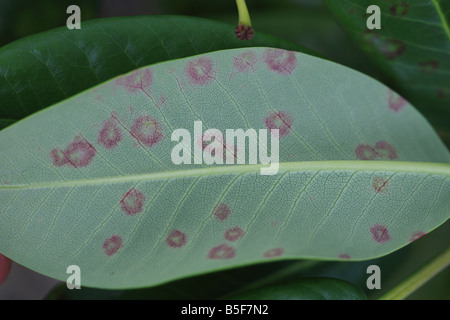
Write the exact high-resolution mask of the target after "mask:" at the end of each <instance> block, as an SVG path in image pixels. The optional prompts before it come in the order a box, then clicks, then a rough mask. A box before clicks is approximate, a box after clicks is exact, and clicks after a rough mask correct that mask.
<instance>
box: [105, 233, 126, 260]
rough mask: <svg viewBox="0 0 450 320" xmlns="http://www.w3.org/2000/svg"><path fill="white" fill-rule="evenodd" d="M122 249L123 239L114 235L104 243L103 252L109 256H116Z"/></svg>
mask: <svg viewBox="0 0 450 320" xmlns="http://www.w3.org/2000/svg"><path fill="white" fill-rule="evenodd" d="M120 248H122V237H120V236H116V235H113V236H111V238H108V239H106V240H105V242H103V251H104V252H105V254H106V255H107V256H109V257H110V256H112V255H114V254H116V253H117V252H118V251H119V249H120Z"/></svg>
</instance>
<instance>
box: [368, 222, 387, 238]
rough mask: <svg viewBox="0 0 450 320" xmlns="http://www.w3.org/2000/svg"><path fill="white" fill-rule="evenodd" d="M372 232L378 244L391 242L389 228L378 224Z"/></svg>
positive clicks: (371, 229) (372, 228)
mask: <svg viewBox="0 0 450 320" xmlns="http://www.w3.org/2000/svg"><path fill="white" fill-rule="evenodd" d="M370 232H371V233H372V238H373V240H375V241H376V242H378V243H384V242H387V241H389V240H391V236H390V235H389V231H388V229H387V227H386V226H383V225H381V224H376V225H374V226H373V227H371V228H370Z"/></svg>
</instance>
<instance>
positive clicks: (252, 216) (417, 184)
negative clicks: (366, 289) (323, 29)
mask: <svg viewBox="0 0 450 320" xmlns="http://www.w3.org/2000/svg"><path fill="white" fill-rule="evenodd" d="M198 120H202V121H203V128H204V130H206V129H211V128H216V129H219V130H221V131H222V132H225V129H239V128H242V129H244V130H247V129H248V128H254V129H256V130H257V129H267V128H279V130H280V134H281V138H280V167H279V172H278V173H277V174H275V175H261V173H260V169H261V168H263V167H267V165H263V164H254V165H251V164H245V165H221V166H217V165H216V166H208V165H206V164H202V165H188V164H182V165H175V164H174V163H173V162H172V160H171V153H172V149H173V148H174V147H175V145H177V144H178V142H172V141H171V138H170V137H171V134H172V132H173V131H174V130H175V129H178V128H185V129H187V130H189V131H192V129H193V126H194V121H198ZM193 140H195V141H194V142H193V147H194V148H195V146H197V147H200V148H201V147H202V146H203V143H201V137H200V136H196V137H194V138H193ZM216 143H217V141H216ZM225 143H226V142H225ZM225 145H226V144H225ZM0 146H1V149H0V150H1V152H0V163H1V164H2V166H1V167H0V182H1V186H0V196H1V199H2V201H1V202H0V228H1V229H0V231H1V232H0V235H1V242H0V252H2V253H4V254H5V255H6V256H8V257H10V258H11V259H13V260H14V261H17V262H19V263H21V264H23V265H25V266H27V267H29V268H31V269H34V270H36V271H38V272H42V273H44V274H47V275H50V276H52V277H55V278H58V279H65V278H66V276H67V275H66V273H65V272H66V268H67V266H69V265H72V264H76V265H79V266H80V267H81V270H82V273H83V277H82V279H83V284H84V285H85V286H92V287H105V288H128V287H142V286H149V285H156V284H159V283H164V282H167V281H169V280H173V279H177V278H183V277H186V276H190V275H194V274H201V273H205V272H211V271H213V270H220V269H226V268H231V267H235V266H242V265H248V264H253V263H261V262H266V261H271V260H277V259H298V258H310V259H325V260H337V259H353V260H364V259H370V258H374V257H378V256H382V255H385V254H387V253H390V252H392V251H394V250H396V249H398V248H400V247H402V246H404V245H406V244H408V243H409V242H411V241H413V240H415V239H416V238H418V237H420V236H422V235H423V234H424V233H427V232H430V231H431V230H433V229H435V228H436V227H437V226H439V225H440V224H442V223H443V222H445V221H446V220H447V219H448V217H449V212H450V207H449V206H450V203H449V201H448V199H449V197H448V196H449V194H450V165H449V164H448V163H449V162H450V154H449V152H448V150H447V149H446V148H445V146H444V145H443V144H442V142H441V141H440V140H439V138H438V137H437V135H436V134H435V132H434V131H433V129H432V128H431V126H430V125H429V124H428V123H427V122H426V121H425V120H424V118H423V117H422V116H421V115H420V114H419V113H418V112H417V111H416V110H415V109H414V108H413V107H412V106H411V105H410V104H409V103H407V102H406V101H404V100H403V99H401V98H400V97H398V96H397V95H396V94H395V93H394V92H392V91H391V90H390V89H388V88H386V87H385V86H383V85H382V84H380V83H379V82H377V81H375V80H373V79H371V78H369V77H367V76H365V75H363V74H360V73H358V72H355V71H353V70H350V69H348V68H346V67H343V66H340V65H337V64H334V63H331V62H327V61H324V60H322V59H319V58H316V57H312V56H308V55H305V54H301V53H294V52H287V51H283V50H280V49H270V48H255V49H240V50H226V51H220V52H215V53H210V54H207V55H203V56H197V57H193V58H189V59H183V60H176V61H169V62H165V63H161V64H158V65H154V66H151V67H148V68H144V69H139V70H136V71H134V72H133V73H130V74H128V75H125V76H122V77H120V78H116V79H115V80H114V81H110V82H107V83H105V84H103V85H101V86H98V87H96V88H94V89H92V90H89V91H86V92H84V93H83V94H80V95H77V96H75V97H73V98H71V99H69V100H66V101H64V102H62V103H59V104H57V105H55V106H53V107H51V108H49V109H46V110H44V111H41V112H39V113H37V114H35V115H33V116H32V117H29V118H27V119H24V120H22V121H20V122H19V123H17V124H15V125H13V126H11V127H9V128H6V129H5V130H3V131H2V132H1V133H0ZM226 146H227V148H226V149H227V151H228V150H230V148H229V145H226ZM239 148H240V147H239ZM231 149H233V148H231ZM245 149H248V148H245ZM205 150H209V149H207V148H205ZM233 150H234V149H233ZM238 152H239V149H238ZM247 153H248V150H247ZM188 155H189V154H188ZM237 156H238V157H239V153H237ZM246 158H248V157H246ZM362 160H365V161H362ZM380 160H381V161H380Z"/></svg>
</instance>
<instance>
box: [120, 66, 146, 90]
mask: <svg viewBox="0 0 450 320" xmlns="http://www.w3.org/2000/svg"><path fill="white" fill-rule="evenodd" d="M152 82H153V74H152V72H151V71H150V70H149V69H145V70H136V71H134V72H133V73H131V74H130V75H128V76H122V77H120V78H118V79H117V80H116V84H117V85H118V86H121V87H124V88H125V89H127V90H128V91H129V92H136V91H138V90H145V89H146V88H148V87H150V86H151V84H152Z"/></svg>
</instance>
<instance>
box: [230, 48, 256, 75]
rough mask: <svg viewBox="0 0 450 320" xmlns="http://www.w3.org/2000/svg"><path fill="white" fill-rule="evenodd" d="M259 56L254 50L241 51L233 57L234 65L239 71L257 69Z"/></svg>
mask: <svg viewBox="0 0 450 320" xmlns="http://www.w3.org/2000/svg"><path fill="white" fill-rule="evenodd" d="M257 62H258V57H257V56H256V54H255V53H254V52H253V51H245V52H243V53H240V54H239V55H237V56H236V57H234V59H233V67H234V69H235V70H236V71H238V72H249V71H253V70H254V69H255V65H256V63H257Z"/></svg>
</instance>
